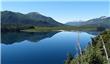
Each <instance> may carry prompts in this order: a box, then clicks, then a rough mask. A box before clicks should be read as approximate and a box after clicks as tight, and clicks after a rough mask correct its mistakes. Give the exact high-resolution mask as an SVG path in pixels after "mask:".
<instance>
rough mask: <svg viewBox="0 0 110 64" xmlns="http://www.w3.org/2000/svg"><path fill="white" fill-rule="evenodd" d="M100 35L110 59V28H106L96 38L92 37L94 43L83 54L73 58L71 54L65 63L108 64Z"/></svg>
mask: <svg viewBox="0 0 110 64" xmlns="http://www.w3.org/2000/svg"><path fill="white" fill-rule="evenodd" d="M100 36H102V39H103V41H104V44H105V48H106V50H107V53H108V57H109V59H110V30H106V31H104V32H102V33H101V34H100V35H98V36H96V37H95V38H92V44H91V45H89V46H88V47H87V48H86V49H85V50H84V51H83V52H82V55H79V56H77V57H76V58H73V57H72V55H71V54H69V55H68V57H67V60H66V61H65V64H108V61H107V59H106V54H105V52H104V48H103V44H102V40H101V39H100ZM109 61H110V60H109Z"/></svg>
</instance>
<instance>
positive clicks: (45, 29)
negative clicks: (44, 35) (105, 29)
mask: <svg viewBox="0 0 110 64" xmlns="http://www.w3.org/2000/svg"><path fill="white" fill-rule="evenodd" d="M60 30H67V31H71V30H97V29H96V27H92V26H87V27H86V26H83V27H75V26H58V27H34V28H32V29H26V30H22V31H26V32H48V31H60Z"/></svg>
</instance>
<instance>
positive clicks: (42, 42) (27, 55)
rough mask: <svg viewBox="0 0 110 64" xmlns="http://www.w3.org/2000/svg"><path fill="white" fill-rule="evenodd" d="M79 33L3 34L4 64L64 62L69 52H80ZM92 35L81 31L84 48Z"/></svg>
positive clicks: (81, 43)
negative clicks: (78, 47)
mask: <svg viewBox="0 0 110 64" xmlns="http://www.w3.org/2000/svg"><path fill="white" fill-rule="evenodd" d="M77 35H78V33H77V32H67V31H64V32H38V33H15V32H13V33H6V34H2V42H3V44H2V45H1V48H2V64H64V60H65V59H66V58H67V54H68V53H72V55H73V56H75V55H76V54H78V52H79V50H78V49H77V38H78V37H77ZM91 37H93V35H91V34H88V33H87V32H80V45H81V48H82V49H85V47H87V46H88V45H89V42H90V41H91ZM13 43H15V44H13ZM18 43H19V44H18ZM4 44H11V45H4Z"/></svg>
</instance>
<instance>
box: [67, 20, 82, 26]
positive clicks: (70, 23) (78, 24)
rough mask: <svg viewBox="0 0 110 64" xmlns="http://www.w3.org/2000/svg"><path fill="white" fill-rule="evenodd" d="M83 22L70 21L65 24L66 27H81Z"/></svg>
mask: <svg viewBox="0 0 110 64" xmlns="http://www.w3.org/2000/svg"><path fill="white" fill-rule="evenodd" d="M83 23H84V21H72V22H67V23H65V24H66V25H69V26H81V25H83Z"/></svg>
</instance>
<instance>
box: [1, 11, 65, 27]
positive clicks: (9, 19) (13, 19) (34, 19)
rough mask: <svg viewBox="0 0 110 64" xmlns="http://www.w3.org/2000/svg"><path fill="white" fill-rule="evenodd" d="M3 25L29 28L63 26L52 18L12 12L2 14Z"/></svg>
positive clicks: (32, 13)
mask: <svg viewBox="0 0 110 64" xmlns="http://www.w3.org/2000/svg"><path fill="white" fill-rule="evenodd" d="M1 24H2V25H4V24H8V25H9V24H10V25H18V26H19V25H20V26H21V25H28V26H61V25H63V24H61V23H59V22H57V21H55V20H54V19H52V18H51V17H47V16H44V15H42V14H39V13H37V12H30V13H28V14H22V13H18V12H12V11H2V12H1Z"/></svg>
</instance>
